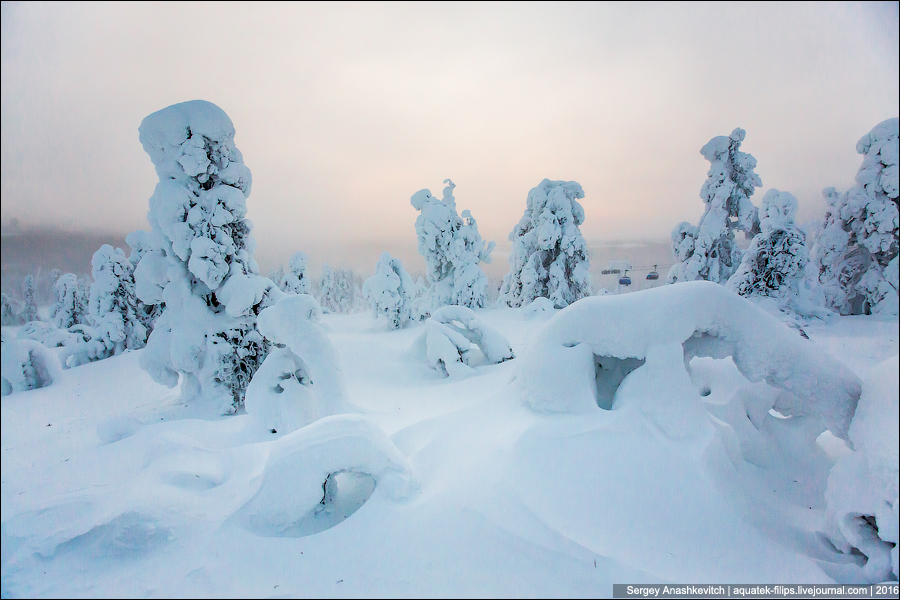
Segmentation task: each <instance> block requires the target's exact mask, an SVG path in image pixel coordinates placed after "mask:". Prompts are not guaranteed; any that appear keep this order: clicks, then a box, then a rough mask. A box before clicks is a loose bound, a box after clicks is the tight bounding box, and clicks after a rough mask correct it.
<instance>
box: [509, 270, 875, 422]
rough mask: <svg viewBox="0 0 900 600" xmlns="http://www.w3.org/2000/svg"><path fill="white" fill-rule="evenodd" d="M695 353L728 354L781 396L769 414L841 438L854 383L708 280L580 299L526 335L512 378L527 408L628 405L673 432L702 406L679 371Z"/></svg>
mask: <svg viewBox="0 0 900 600" xmlns="http://www.w3.org/2000/svg"><path fill="white" fill-rule="evenodd" d="M703 356H710V357H713V358H725V357H728V356H730V357H732V359H733V360H734V363H735V365H736V366H737V368H738V369H739V370H740V372H741V374H742V375H743V376H744V377H746V378H747V379H748V380H750V381H752V382H756V381H763V380H764V381H766V382H767V383H768V384H769V385H771V386H773V387H775V388H779V389H780V390H781V393H779V394H778V397H777V398H775V399H774V404H773V405H772V407H771V408H774V410H776V411H778V412H779V413H781V414H782V415H785V416H806V417H812V418H813V419H818V420H819V421H820V424H821V429H822V430H824V429H830V430H831V431H832V433H834V434H835V435H837V436H838V437H841V438H844V439H846V437H847V428H848V427H849V425H850V420H851V419H852V418H853V413H854V411H855V409H856V404H857V401H858V399H859V394H860V381H859V378H858V377H857V376H856V375H854V374H853V373H852V372H851V371H850V370H849V369H848V368H847V367H846V366H844V365H843V364H842V363H840V362H839V361H837V360H836V359H834V358H832V357H830V356H829V355H827V354H825V353H824V352H823V351H821V350H819V349H818V348H816V347H815V346H814V345H812V344H811V343H810V342H809V341H808V340H803V339H802V338H799V337H797V335H796V334H795V333H793V332H792V331H791V330H790V329H788V328H787V327H786V326H785V325H784V324H782V323H780V322H779V321H777V320H776V319H774V318H772V317H771V316H769V315H768V314H767V313H766V312H765V311H763V310H762V309H760V308H759V307H757V306H755V305H754V304H753V303H751V302H749V301H747V300H745V299H743V298H741V297H740V296H738V295H736V294H734V293H733V292H730V291H728V290H726V289H725V288H723V287H722V286H720V285H717V284H714V283H711V282H704V281H697V282H685V283H684V284H679V285H675V286H665V287H660V288H654V289H651V290H644V291H641V292H637V293H634V294H628V295H627V296H606V297H591V298H585V299H583V300H580V301H579V302H577V303H575V304H573V305H571V306H569V307H567V308H566V309H564V310H562V311H560V312H559V313H558V314H557V315H556V316H554V317H553V318H552V319H551V320H550V321H548V322H547V324H546V325H545V326H544V327H543V328H542V329H541V330H540V331H539V332H538V333H537V334H536V335H535V337H534V339H533V343H532V346H531V348H530V349H529V351H528V352H527V353H526V354H525V355H524V356H523V358H522V361H521V363H520V365H519V370H518V373H519V375H518V379H519V381H520V382H521V384H522V385H523V387H524V397H525V400H526V402H527V403H528V404H529V405H530V406H531V407H532V408H533V409H534V410H536V411H539V412H571V413H584V412H588V411H591V410H596V409H597V407H598V406H601V405H602V404H603V403H606V404H608V407H609V408H618V407H620V406H624V405H627V404H629V403H633V404H637V405H639V406H640V407H641V410H642V411H644V412H646V413H650V414H654V415H655V417H656V420H657V422H658V423H659V424H660V425H661V426H662V427H663V428H664V429H667V430H668V431H669V433H671V434H675V435H678V431H677V430H678V428H679V426H678V425H677V422H678V421H680V420H685V419H687V421H685V423H687V422H688V421H689V420H690V419H689V417H687V416H686V415H688V414H689V413H693V412H696V411H697V409H700V408H701V404H700V395H699V394H698V392H697V390H695V389H694V387H693V386H692V385H691V382H690V378H689V375H688V371H687V367H686V365H687V364H688V362H689V361H690V359H691V358H693V357H703ZM641 361H644V362H643V363H642V362H641ZM697 414H700V413H697ZM820 433H821V431H820Z"/></svg>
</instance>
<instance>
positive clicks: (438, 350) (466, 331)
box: [425, 306, 515, 377]
mask: <svg viewBox="0 0 900 600" xmlns="http://www.w3.org/2000/svg"><path fill="white" fill-rule="evenodd" d="M472 344H475V345H476V346H478V348H479V349H480V350H481V352H482V353H483V354H484V356H485V358H487V360H488V361H489V362H491V363H493V364H497V363H501V362H504V361H507V360H510V359H512V358H515V355H514V354H513V351H512V347H511V346H510V345H509V342H508V341H506V338H504V337H503V336H502V335H501V334H500V332H498V331H497V330H496V329H493V328H492V327H488V326H487V325H485V324H484V323H483V322H482V321H481V320H480V319H479V318H478V317H476V316H475V313H474V312H473V311H472V310H471V309H469V308H466V307H464V306H445V307H443V308H440V309H438V310H436V311H434V312H433V313H432V315H431V317H430V318H429V319H428V320H427V321H426V322H425V351H426V361H427V363H428V366H429V367H431V368H432V369H435V370H436V371H438V372H440V373H443V374H444V375H446V376H450V377H455V376H462V377H465V376H467V375H471V374H474V372H475V370H474V369H473V368H472V367H470V366H469V363H470V360H471V350H472Z"/></svg>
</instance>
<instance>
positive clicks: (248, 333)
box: [135, 100, 277, 412]
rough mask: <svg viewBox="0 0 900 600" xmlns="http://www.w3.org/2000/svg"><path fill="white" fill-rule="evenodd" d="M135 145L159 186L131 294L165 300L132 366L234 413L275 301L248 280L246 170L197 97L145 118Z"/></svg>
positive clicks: (262, 347) (254, 278) (258, 358)
mask: <svg viewBox="0 0 900 600" xmlns="http://www.w3.org/2000/svg"><path fill="white" fill-rule="evenodd" d="M140 140H141V144H142V145H143V147H144V151H145V152H147V154H149V155H150V158H151V160H152V161H153V165H154V167H155V168H156V173H157V175H158V176H159V183H158V184H157V186H156V190H155V191H154V193H153V196H152V197H151V198H150V213H149V215H148V218H149V220H150V225H151V227H152V230H151V232H150V233H149V235H147V236H141V237H143V238H145V239H144V240H142V242H144V241H146V242H148V243H147V244H145V245H144V247H143V248H142V250H141V251H142V256H141V257H140V260H139V262H138V264H137V266H136V268H135V280H136V281H135V291H136V293H137V295H138V297H139V298H140V299H141V300H142V301H143V302H145V303H148V304H159V303H161V302H164V303H165V309H164V311H163V313H162V315H161V316H160V317H159V319H158V320H157V322H156V326H155V327H154V329H153V333H152V334H151V335H150V338H149V340H148V342H147V348H146V350H145V351H144V353H143V354H142V355H141V358H140V364H141V366H142V367H143V368H144V369H145V370H146V371H148V372H149V373H150V375H151V376H152V377H153V378H154V379H155V380H156V381H158V382H160V383H164V384H166V385H168V386H170V387H174V386H175V385H176V384H177V383H178V381H179V375H180V376H181V377H182V378H183V379H184V382H183V385H182V391H183V393H184V395H185V396H186V397H191V396H193V395H202V396H203V397H204V398H206V399H208V400H211V401H212V402H214V403H215V404H216V406H218V407H219V408H220V409H221V410H222V411H223V412H233V411H234V410H235V409H236V408H237V407H238V406H240V405H241V403H242V402H243V399H244V392H245V390H246V387H247V384H248V383H249V381H250V378H251V377H252V375H253V373H255V372H256V369H257V368H258V367H259V365H260V364H261V363H262V361H263V359H264V358H265V356H266V353H267V352H268V349H269V344H268V342H266V340H265V339H264V338H263V337H262V335H260V333H259V332H258V331H257V329H256V316H257V315H258V314H259V311H260V310H262V309H263V308H264V307H265V306H266V305H267V303H269V302H271V301H273V298H274V297H275V296H276V295H277V294H275V292H276V291H277V288H275V286H274V284H273V283H272V282H271V281H269V280H268V279H266V278H264V277H260V276H259V275H258V274H257V273H258V267H257V264H256V261H255V260H254V259H253V250H254V242H253V239H252V238H251V237H250V223H249V221H247V220H246V219H245V218H244V217H245V215H246V213H247V205H246V198H247V196H249V195H250V187H251V175H250V170H249V169H248V168H247V167H246V166H245V165H244V160H243V157H242V155H241V153H240V151H239V150H238V149H237V147H236V146H235V144H234V126H233V125H232V123H231V119H229V118H228V115H226V114H225V113H224V112H223V111H222V110H221V109H220V108H219V107H217V106H216V105H214V104H211V103H209V102H205V101H202V100H194V101H191V102H183V103H181V104H175V105H173V106H169V107H167V108H164V109H162V110H160V111H158V112H155V113H153V114H151V115H149V116H148V117H147V118H145V119H144V120H143V122H142V123H141V126H140ZM273 288H275V289H274V290H273Z"/></svg>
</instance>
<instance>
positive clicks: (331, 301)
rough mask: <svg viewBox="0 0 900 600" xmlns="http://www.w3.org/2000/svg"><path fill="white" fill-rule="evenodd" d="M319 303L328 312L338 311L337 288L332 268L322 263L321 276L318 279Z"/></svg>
mask: <svg viewBox="0 0 900 600" xmlns="http://www.w3.org/2000/svg"><path fill="white" fill-rule="evenodd" d="M319 304H320V305H321V306H322V309H323V310H326V311H328V312H330V313H336V312H338V288H337V282H336V278H335V275H334V269H332V268H331V267H329V266H328V265H327V264H325V263H323V264H322V277H321V279H319Z"/></svg>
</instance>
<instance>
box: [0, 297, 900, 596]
mask: <svg viewBox="0 0 900 600" xmlns="http://www.w3.org/2000/svg"><path fill="white" fill-rule="evenodd" d="M651 292H652V291H651ZM646 293H649V292H640V293H638V294H629V295H628V296H620V297H618V299H616V297H614V296H610V297H608V298H610V299H611V301H612V302H622V301H623V299H626V298H631V299H635V298H639V297H640V294H646ZM588 300H592V301H601V302H603V301H606V299H605V298H596V299H593V298H592V299H588ZM529 308H532V310H529ZM545 308H546V307H545ZM571 308H572V307H570V309H567V310H571ZM475 312H476V314H477V316H478V318H479V319H481V321H482V322H483V323H484V324H485V325H487V326H489V327H492V328H494V329H496V330H497V331H498V332H499V333H500V334H502V336H503V337H505V338H506V339H507V340H508V341H509V343H510V345H511V346H512V348H513V351H514V352H515V354H516V357H517V358H516V359H513V360H509V361H506V362H503V363H500V364H489V362H488V361H487V360H486V359H482V360H480V361H479V360H478V358H477V357H476V358H475V359H473V360H472V361H471V362H470V365H471V366H473V367H474V368H475V371H476V373H475V374H474V375H472V376H469V377H465V378H461V379H459V378H446V377H445V376H444V375H443V374H442V373H441V372H439V371H437V370H435V369H432V368H431V367H429V366H428V364H427V362H426V360H425V355H424V351H423V347H424V344H423V340H422V336H423V334H424V332H425V327H423V326H422V325H414V326H409V327H407V328H404V329H401V330H398V331H388V330H387V329H386V326H385V324H384V322H382V321H374V320H373V319H372V317H371V315H370V314H356V315H324V316H323V317H322V318H321V323H322V324H323V326H324V327H325V328H326V330H327V334H328V338H329V340H330V342H331V344H333V345H334V347H335V348H336V349H337V351H338V354H339V357H340V365H341V368H342V371H343V377H344V385H345V388H346V392H345V394H346V399H347V401H348V402H349V403H350V404H352V405H354V406H355V407H357V409H358V414H356V415H353V416H345V415H335V416H331V417H326V418H325V419H321V420H319V421H316V422H315V423H313V424H312V425H310V426H307V427H306V428H302V429H300V430H297V431H295V432H293V433H285V432H276V433H272V432H271V431H270V430H266V429H262V428H260V427H259V426H258V423H257V422H256V421H254V419H253V415H247V414H238V415H236V416H230V417H220V416H215V410H214V408H213V406H212V405H207V404H204V403H203V402H202V401H201V400H194V401H192V402H191V403H189V404H187V405H185V404H183V403H182V402H181V401H180V399H179V391H178V389H177V388H176V389H168V388H166V387H164V386H161V385H159V384H157V383H155V382H154V381H153V380H152V379H151V378H150V376H149V375H148V374H147V373H145V372H144V371H142V370H141V368H140V367H139V366H138V358H139V356H140V354H141V352H144V351H143V350H139V351H136V352H126V353H125V354H122V355H118V356H113V357H111V358H108V359H106V360H101V361H98V362H94V363H90V364H86V365H83V366H80V367H77V368H74V369H69V370H65V371H63V374H62V379H61V381H59V382H57V383H54V384H53V385H50V386H48V387H45V388H41V389H37V390H32V391H27V392H16V393H13V394H12V395H9V396H5V397H3V398H2V572H0V573H2V596H3V597H74V596H79V597H88V596H89V597H126V596H127V597H134V596H154V597H281V596H285V597H294V596H304V597H306V596H313V597H335V596H340V597H343V596H351V597H359V596H393V597H410V596H444V597H446V596H452V597H485V596H503V597H510V596H516V597H534V596H549V597H576V596H577V597H591V598H595V597H603V596H609V595H610V594H611V592H612V587H611V586H612V584H613V583H635V582H659V583H663V582H674V583H752V582H759V583H816V582H823V583H824V582H831V581H834V580H844V581H846V580H848V579H852V572H853V569H854V568H855V567H854V564H855V563H854V562H853V561H854V560H857V562H858V557H853V556H849V555H844V554H840V553H839V552H837V551H836V550H835V548H834V546H832V545H831V544H830V543H829V542H827V541H826V540H825V537H824V536H823V535H822V534H821V533H819V532H821V531H825V523H824V521H825V487H826V484H827V480H828V474H829V470H830V468H831V466H832V464H833V463H834V461H835V460H836V459H837V458H838V457H840V456H842V455H845V454H848V453H849V452H850V450H849V449H848V448H847V447H846V446H845V445H844V443H843V442H842V441H841V440H839V439H837V438H835V437H834V436H833V435H831V434H830V433H824V434H822V435H821V436H820V437H819V438H818V440H819V444H820V446H821V448H824V450H825V451H824V452H820V453H818V454H817V453H815V452H807V451H806V450H802V449H801V450H800V451H798V450H797V448H799V447H800V446H801V444H800V443H799V442H796V440H792V439H791V438H789V437H787V438H786V437H784V435H783V434H778V433H777V432H776V433H773V434H772V435H771V436H770V437H769V438H765V439H763V438H760V439H756V440H755V441H753V440H750V442H747V443H748V444H750V446H741V447H738V446H737V444H738V441H736V440H740V441H741V443H743V442H744V441H746V439H744V438H741V437H740V435H738V434H734V431H733V430H732V429H731V427H730V426H729V425H728V423H727V419H726V418H725V417H723V416H722V414H723V411H724V410H725V409H723V408H722V407H723V406H725V405H727V403H728V401H729V399H730V398H732V397H733V396H734V395H735V392H736V391H737V390H738V389H739V388H743V387H748V386H749V387H748V389H750V388H752V389H758V386H760V385H765V384H759V383H757V384H753V385H755V386H757V387H753V386H751V385H750V384H748V382H747V380H746V379H744V377H743V375H741V372H740V371H739V370H738V368H737V367H736V366H735V362H734V361H733V360H732V359H731V358H723V359H716V358H694V359H693V360H692V361H691V363H690V366H691V371H690V381H691V384H692V385H693V386H694V387H695V388H696V390H697V394H696V395H697V397H698V398H701V402H702V406H704V407H706V408H707V409H708V412H706V413H704V415H705V416H704V417H703V418H704V419H706V420H705V421H704V423H706V425H705V426H704V428H701V429H698V430H697V431H695V432H693V433H690V434H685V435H667V433H666V432H667V430H666V428H665V427H660V426H657V425H658V424H655V423H654V421H653V419H651V418H648V417H647V414H646V411H643V409H642V410H629V406H627V405H626V406H618V405H617V404H616V403H613V404H612V406H611V410H603V409H601V408H596V410H591V411H588V412H586V413H572V412H540V411H536V410H533V408H532V407H531V406H530V405H529V403H528V402H526V401H525V395H526V391H525V389H524V388H523V385H524V384H523V379H527V378H524V377H523V374H522V373H521V372H520V370H521V368H522V364H524V363H523V357H524V356H527V355H528V353H529V352H531V351H532V349H531V348H530V344H531V342H532V340H535V339H537V338H538V337H539V336H538V332H539V331H541V330H542V328H545V327H548V321H549V320H550V318H551V316H552V315H553V314H554V313H555V312H557V311H553V310H552V308H550V309H546V310H544V311H542V310H534V309H533V307H526V308H523V309H510V308H502V309H501V308H484V309H477V310H476V311H475ZM674 316H675V315H674V314H673V315H672V317H673V318H674ZM637 318H639V317H637ZM665 321H666V319H665V318H662V319H660V323H665ZM644 325H646V323H645V324H644ZM636 326H637V324H636ZM665 326H666V325H663V327H665ZM629 327H630V323H624V324H621V323H620V324H619V325H617V328H618V329H621V330H622V331H625V332H626V333H627V331H628V329H629ZM638 329H639V327H638ZM785 331H786V332H787V331H788V330H787V329H785ZM4 332H5V335H10V334H12V333H13V332H12V331H9V330H7V328H4ZM790 332H791V335H796V338H797V340H799V342H798V343H802V344H805V345H806V346H804V347H807V346H809V347H814V348H817V349H820V350H824V352H825V353H827V354H830V355H831V356H832V357H834V358H836V359H837V360H839V361H841V362H842V363H844V364H845V365H846V366H847V367H849V370H850V371H852V372H853V373H855V375H856V376H858V377H859V378H860V379H864V378H865V377H866V376H867V375H868V374H869V372H870V371H871V370H872V369H873V367H875V366H876V365H878V364H879V363H881V362H882V361H884V360H885V359H887V358H889V357H891V356H893V355H896V354H898V339H900V336H898V320H897V318H896V317H889V318H886V317H877V316H854V317H840V318H837V319H835V321H834V322H832V323H817V324H814V325H811V326H809V327H808V328H807V329H806V333H807V334H808V335H809V337H810V340H811V341H809V342H806V341H803V340H801V338H800V336H799V334H797V333H796V332H795V331H793V330H790ZM585 335H586V337H590V335H591V334H590V332H586V333H585ZM545 337H547V336H545ZM548 339H549V338H548ZM611 343H612V342H611ZM59 350H61V349H56V350H54V351H59ZM473 353H474V351H473ZM632 356H634V355H632ZM646 357H647V361H648V366H649V364H650V362H652V360H655V359H653V358H652V357H651V354H650V353H649V351H648V354H647V355H646ZM645 383H646V382H645ZM657 383H658V382H657ZM657 387H659V386H657ZM623 388H624V384H623ZM635 389H637V388H633V387H632V388H631V390H632V391H631V393H632V394H633V393H635V392H634V390H635ZM676 392H677V390H673V392H672V393H673V395H674V394H675V393H676ZM754 393H755V392H754ZM657 400H660V399H657ZM662 400H664V399H662ZM651 404H652V403H651ZM642 411H643V412H642ZM691 414H693V413H691ZM713 414H715V415H717V416H718V417H721V419H719V418H713V417H712V416H711V415H713ZM372 424H374V425H375V426H373V425H372ZM379 429H380V431H379ZM685 431H688V430H685ZM690 431H693V430H690ZM381 432H383V434H386V435H383V434H382V433H381ZM729 432H730V433H729ZM779 435H780V436H781V437H779ZM797 435H798V436H800V435H801V434H800V433H798V434H797ZM751 442H752V443H755V444H757V446H752V443H751ZM323 465H324V466H323ZM323 469H324V470H323ZM340 470H345V471H346V472H343V473H339V474H336V475H333V476H332V477H330V478H329V482H328V483H327V484H326V485H325V486H324V490H323V485H322V484H323V482H322V481H321V474H322V473H325V474H327V473H329V472H337V471H340ZM323 495H324V496H325V498H323V500H327V502H325V503H324V504H320V503H316V502H315V498H319V497H322V496H323ZM310 498H314V500H313V502H312V505H310ZM311 506H312V507H311ZM292 511H293V512H292ZM297 511H299V513H298V512H297Z"/></svg>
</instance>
